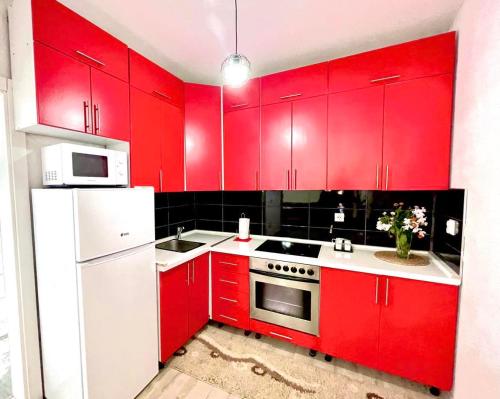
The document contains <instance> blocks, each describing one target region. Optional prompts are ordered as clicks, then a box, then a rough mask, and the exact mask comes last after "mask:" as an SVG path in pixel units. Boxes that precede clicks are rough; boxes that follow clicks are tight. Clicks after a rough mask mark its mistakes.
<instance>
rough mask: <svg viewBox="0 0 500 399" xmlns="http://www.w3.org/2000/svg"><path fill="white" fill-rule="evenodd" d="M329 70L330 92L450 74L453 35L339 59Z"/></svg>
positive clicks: (443, 35) (453, 33)
mask: <svg viewBox="0 0 500 399" xmlns="http://www.w3.org/2000/svg"><path fill="white" fill-rule="evenodd" d="M329 69H330V71H329V75H330V76H329V91H330V92H339V91H345V90H352V89H359V88H363V87H370V86H373V85H377V84H385V83H394V82H397V81H402V80H409V79H415V78H420V77H425V76H433V75H440V74H445V73H453V72H454V69H455V32H449V33H445V34H442V35H437V36H433V37H429V38H424V39H419V40H414V41H411V42H408V43H403V44H399V45H396V46H390V47H386V48H382V49H378V50H374V51H368V52H366V53H362V54H357V55H353V56H349V57H345V58H339V59H337V60H333V61H331V62H330V68H329Z"/></svg>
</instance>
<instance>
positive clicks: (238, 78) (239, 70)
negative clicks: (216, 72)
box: [221, 54, 250, 87]
mask: <svg viewBox="0 0 500 399" xmlns="http://www.w3.org/2000/svg"><path fill="white" fill-rule="evenodd" d="M221 70H222V77H223V80H224V84H226V85H229V86H231V87H240V86H243V85H244V84H245V83H246V82H247V81H248V78H249V77H250V61H248V58H247V57H245V56H244V55H241V54H231V55H230V56H229V57H227V58H226V59H225V60H224V62H223V63H222V67H221Z"/></svg>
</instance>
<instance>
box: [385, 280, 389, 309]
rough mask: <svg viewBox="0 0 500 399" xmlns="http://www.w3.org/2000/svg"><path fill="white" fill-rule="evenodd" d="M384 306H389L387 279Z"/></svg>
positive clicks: (387, 281)
mask: <svg viewBox="0 0 500 399" xmlns="http://www.w3.org/2000/svg"><path fill="white" fill-rule="evenodd" d="M385 306H386V307H387V306H389V279H388V278H386V279H385Z"/></svg>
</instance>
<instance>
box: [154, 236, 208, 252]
mask: <svg viewBox="0 0 500 399" xmlns="http://www.w3.org/2000/svg"><path fill="white" fill-rule="evenodd" d="M202 245H205V243H202V242H196V241H187V240H177V239H173V240H169V241H164V242H161V243H159V244H156V248H159V249H164V250H166V251H174V252H189V251H191V250H193V249H195V248H198V247H201V246H202Z"/></svg>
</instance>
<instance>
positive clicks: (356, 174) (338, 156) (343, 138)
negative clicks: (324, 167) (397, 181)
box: [327, 86, 384, 190]
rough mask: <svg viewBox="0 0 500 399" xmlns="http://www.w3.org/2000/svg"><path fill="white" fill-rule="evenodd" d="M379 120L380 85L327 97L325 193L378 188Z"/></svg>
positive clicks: (380, 181) (382, 92) (379, 177)
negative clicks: (327, 191) (326, 171)
mask: <svg viewBox="0 0 500 399" xmlns="http://www.w3.org/2000/svg"><path fill="white" fill-rule="evenodd" d="M383 118H384V87H383V86H376V87H370V88H366V89H359V90H351V91H345V92H341V93H335V94H331V95H330V96H329V99H328V183H327V188H328V189H329V190H335V189H337V190H378V189H380V188H382V184H381V183H382V175H381V170H382V134H383Z"/></svg>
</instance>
